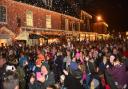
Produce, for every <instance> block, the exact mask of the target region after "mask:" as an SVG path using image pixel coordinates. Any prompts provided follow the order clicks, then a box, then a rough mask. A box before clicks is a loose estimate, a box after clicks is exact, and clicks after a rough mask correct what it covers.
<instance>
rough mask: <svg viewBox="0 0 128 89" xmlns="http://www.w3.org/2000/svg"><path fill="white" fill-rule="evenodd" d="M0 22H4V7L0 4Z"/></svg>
mask: <svg viewBox="0 0 128 89" xmlns="http://www.w3.org/2000/svg"><path fill="white" fill-rule="evenodd" d="M0 22H6V7H4V6H0Z"/></svg>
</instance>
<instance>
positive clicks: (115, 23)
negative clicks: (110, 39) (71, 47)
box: [17, 0, 128, 31]
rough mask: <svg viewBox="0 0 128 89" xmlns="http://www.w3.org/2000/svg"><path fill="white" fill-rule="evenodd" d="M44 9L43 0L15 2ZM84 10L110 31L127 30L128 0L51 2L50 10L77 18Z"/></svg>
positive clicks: (56, 0)
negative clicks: (79, 10) (100, 20)
mask: <svg viewBox="0 0 128 89" xmlns="http://www.w3.org/2000/svg"><path fill="white" fill-rule="evenodd" d="M17 1H22V2H25V3H30V4H32V5H35V6H39V7H45V8H47V7H46V6H45V4H44V0H17ZM78 9H84V10H85V11H87V12H88V13H89V14H91V15H92V16H93V18H94V20H93V22H95V18H96V16H97V15H101V16H102V17H103V19H104V21H106V22H107V23H108V25H109V29H110V30H115V31H126V30H128V0H53V5H52V10H54V11H58V12H60V13H65V14H68V15H72V16H76V17H78V13H77V10H78Z"/></svg>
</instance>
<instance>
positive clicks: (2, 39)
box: [0, 27, 15, 46]
mask: <svg viewBox="0 0 128 89" xmlns="http://www.w3.org/2000/svg"><path fill="white" fill-rule="evenodd" d="M14 37H15V34H14V33H13V32H12V31H11V30H9V29H8V28H7V27H1V28H0V46H2V45H4V46H5V45H12V41H13V39H14Z"/></svg>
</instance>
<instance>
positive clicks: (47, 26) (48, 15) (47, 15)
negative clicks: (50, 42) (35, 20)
mask: <svg viewBox="0 0 128 89" xmlns="http://www.w3.org/2000/svg"><path fill="white" fill-rule="evenodd" d="M47 17H50V26H49V24H47V23H49V22H47V21H49V20H48V18H47ZM45 20H46V28H47V29H51V28H52V15H50V14H46V19H45Z"/></svg>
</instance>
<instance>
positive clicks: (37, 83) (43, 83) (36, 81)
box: [29, 64, 55, 89]
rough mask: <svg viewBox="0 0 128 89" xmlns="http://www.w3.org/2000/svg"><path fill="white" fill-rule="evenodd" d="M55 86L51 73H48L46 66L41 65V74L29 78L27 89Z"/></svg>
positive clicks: (44, 88) (42, 88)
mask: <svg viewBox="0 0 128 89" xmlns="http://www.w3.org/2000/svg"><path fill="white" fill-rule="evenodd" d="M52 84H55V79H54V74H53V72H50V71H48V66H47V65H46V64H45V65H42V66H41V72H37V73H36V77H31V78H30V84H29V89H46V88H47V87H48V86H49V85H52Z"/></svg>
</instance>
